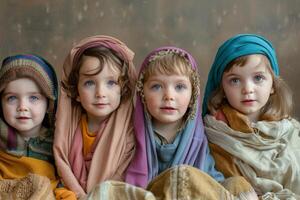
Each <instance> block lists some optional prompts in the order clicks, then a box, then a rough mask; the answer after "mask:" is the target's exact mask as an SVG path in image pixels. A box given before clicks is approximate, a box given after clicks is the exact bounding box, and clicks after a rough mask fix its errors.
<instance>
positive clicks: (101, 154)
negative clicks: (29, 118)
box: [53, 36, 136, 197]
mask: <svg viewBox="0 0 300 200" xmlns="http://www.w3.org/2000/svg"><path fill="white" fill-rule="evenodd" d="M96 46H105V47H107V48H110V49H112V50H114V51H115V52H117V53H118V54H119V55H120V57H121V59H122V60H124V62H126V63H127V64H128V66H129V69H128V74H129V77H130V80H129V82H128V84H134V83H135V80H136V76H135V68H134V65H133V62H132V59H133V56H134V53H133V52H132V51H131V50H130V49H129V48H128V47H127V46H126V45H125V44H124V43H122V42H121V41H119V40H117V39H115V38H112V37H108V36H93V37H89V38H86V39H84V40H82V41H80V42H79V43H78V44H77V45H75V46H74V47H73V48H72V49H71V51H70V53H69V55H68V57H67V58H66V60H65V63H64V66H63V72H62V81H66V80H67V79H68V76H69V74H70V72H71V69H72V66H73V64H74V62H76V60H78V58H79V56H80V55H81V54H82V52H83V51H84V50H86V49H88V48H90V47H96ZM133 87H134V86H133ZM132 111H133V101H132V98H129V100H127V101H123V102H121V104H120V106H119V107H118V109H117V110H116V111H114V112H113V113H112V114H111V115H110V117H109V118H108V120H107V124H106V127H105V128H104V130H102V135H101V138H100V139H99V141H98V144H97V145H96V147H95V148H94V154H93V156H92V159H91V161H90V167H89V169H87V171H88V174H87V175H86V177H87V180H86V186H82V185H80V183H79V181H78V180H77V179H76V177H75V175H74V173H73V171H72V166H71V161H70V157H69V156H70V153H71V152H70V150H71V147H72V144H73V142H74V141H73V140H74V136H75V132H76V129H77V127H78V126H79V121H80V118H81V116H82V109H81V107H80V106H72V105H71V98H70V97H69V96H68V94H67V93H66V91H65V90H64V89H63V88H62V87H61V89H60V97H59V103H58V110H57V115H56V117H57V121H56V130H55V137H54V146H53V149H54V156H55V162H56V165H57V170H58V174H59V176H60V177H61V178H62V182H63V184H64V185H65V186H66V187H67V188H69V189H70V190H72V191H74V192H75V193H76V195H77V196H78V197H82V196H85V194H86V193H88V192H89V191H91V189H92V188H93V187H94V186H95V185H96V184H98V183H100V182H102V181H105V180H109V179H113V180H121V179H122V178H123V172H124V170H125V169H126V168H127V165H128V164H129V162H130V160H131V158H132V156H133V153H134V146H135V139H134V133H133V125H132ZM80 157H82V156H81V155H78V158H79V159H81V158H80ZM83 161H84V160H83ZM83 164H85V163H84V162H83Z"/></svg>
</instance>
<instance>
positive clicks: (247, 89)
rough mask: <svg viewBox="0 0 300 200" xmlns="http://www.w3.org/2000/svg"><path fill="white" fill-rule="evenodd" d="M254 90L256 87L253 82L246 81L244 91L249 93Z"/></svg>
mask: <svg viewBox="0 0 300 200" xmlns="http://www.w3.org/2000/svg"><path fill="white" fill-rule="evenodd" d="M253 92H254V87H253V84H252V83H249V82H246V83H245V84H244V86H243V89H242V93H243V94H249V93H253Z"/></svg>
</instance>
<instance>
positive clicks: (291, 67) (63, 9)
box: [0, 0, 300, 119]
mask: <svg viewBox="0 0 300 200" xmlns="http://www.w3.org/2000/svg"><path fill="white" fill-rule="evenodd" d="M0 5H1V6H0V16H1V18H0V23H1V28H0V29H1V31H0V45H1V48H0V58H1V59H3V58H4V57H6V56H8V55H10V54H16V53H35V54H39V55H41V56H43V57H45V58H46V59H47V60H48V61H49V62H50V63H52V64H53V65H54V66H55V68H56V71H57V73H58V74H59V76H60V71H61V67H62V64H63V61H64V59H65V56H66V55H67V52H68V51H69V50H70V48H71V47H72V45H73V44H74V43H76V42H77V41H79V40H81V39H83V38H84V37H87V36H91V35H96V34H106V35H111V36H114V37H117V38H119V39H120V40H122V41H124V42H125V43H126V44H127V45H128V46H129V47H130V48H131V49H132V50H133V51H134V52H135V53H136V57H135V64H136V66H137V68H138V67H139V65H140V63H141V62H142V60H143V58H144V57H145V56H146V54H147V53H149V52H150V51H151V50H152V49H154V48H157V47H159V46H163V45H175V46H178V47H181V48H184V49H186V50H187V51H189V52H190V53H191V54H192V55H193V56H194V57H195V59H196V60H197V61H198V64H199V69H200V73H201V81H202V87H201V88H202V89H203V88H204V85H205V81H206V78H207V74H208V70H209V68H210V65H211V64H212V62H213V59H214V56H215V53H216V51H217V48H218V46H219V45H220V44H221V43H222V42H223V41H224V40H225V39H227V38H228V37H230V36H232V35H235V34H237V33H244V32H249V33H258V34H262V35H264V36H265V37H267V38H268V39H269V40H271V41H272V43H273V44H274V46H275V47H276V50H277V54H278V60H279V64H280V67H281V76H282V77H283V78H284V79H285V80H286V81H287V82H288V84H289V85H290V87H291V88H292V90H293V91H294V101H295V115H296V117H297V118H298V119H299V118H300V104H299V103H298V102H299V100H300V90H299V89H298V87H299V84H300V81H299V77H300V68H298V67H300V66H299V64H298V63H299V57H300V1H298V0H285V1H282V0H264V1H261V0H251V1H240V0H226V1H225V0H186V1H176V0H132V1H130V0H119V1H118V0H108V1H103V0H80V1H76V0H65V1H63V0H48V1H47V0H43V1H41V0H26V1H20V0H2V1H1V3H0ZM0 84H1V83H0Z"/></svg>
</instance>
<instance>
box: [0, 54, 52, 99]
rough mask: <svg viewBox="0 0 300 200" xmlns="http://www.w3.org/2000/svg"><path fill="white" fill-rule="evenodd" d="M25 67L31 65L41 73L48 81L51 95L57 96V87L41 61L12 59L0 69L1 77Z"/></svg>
mask: <svg viewBox="0 0 300 200" xmlns="http://www.w3.org/2000/svg"><path fill="white" fill-rule="evenodd" d="M24 67H29V68H32V69H33V70H34V71H35V72H37V73H38V74H39V75H41V76H42V77H43V78H44V80H45V81H46V83H47V85H48V86H49V89H50V91H51V96H52V97H54V98H55V97H56V94H55V90H54V88H55V87H56V86H55V85H54V83H53V81H52V80H51V78H50V77H49V75H48V73H47V72H46V71H45V70H46V69H45V68H46V67H45V66H43V65H40V64H39V63H37V62H35V61H33V60H29V59H24V58H22V59H16V60H12V61H10V62H6V63H5V64H4V65H3V66H2V69H1V70H0V79H1V78H2V77H3V76H4V75H5V74H6V73H8V72H9V71H11V70H19V69H22V68H24Z"/></svg>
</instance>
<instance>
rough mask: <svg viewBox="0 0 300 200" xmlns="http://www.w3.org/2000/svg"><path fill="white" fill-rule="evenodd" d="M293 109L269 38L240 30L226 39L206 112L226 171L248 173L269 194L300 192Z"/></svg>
mask: <svg viewBox="0 0 300 200" xmlns="http://www.w3.org/2000/svg"><path fill="white" fill-rule="evenodd" d="M291 110H292V94H291V91H290V90H289V88H288V86H287V85H286V84H285V83H284V81H283V80H282V79H281V78H280V77H279V66H278V63H277V58H276V53H275V50H274V48H273V46H272V44H271V43H270V42H269V41H268V40H267V39H265V38H264V37H262V36H259V35H254V34H240V35H236V36H234V37H232V38H230V39H228V40H227V41H226V42H224V43H223V44H222V45H221V47H220V48H219V50H218V52H217V55H216V57H215V60H214V63H213V65H212V67H211V70H210V72H209V76H208V80H207V85H206V89H205V94H204V101H203V115H204V116H205V117H204V122H205V130H206V134H207V136H208V140H209V143H210V144H209V145H210V147H211V151H212V155H213V156H214V158H215V161H216V167H217V169H218V170H220V171H221V172H222V173H223V174H224V175H225V177H230V176H238V175H242V176H244V177H245V178H246V179H247V180H248V181H249V182H250V183H251V184H252V185H253V187H254V189H255V190H256V192H257V194H259V195H261V196H263V199H264V198H268V197H271V196H272V197H274V196H275V197H277V198H279V199H282V198H287V197H296V198H299V197H298V196H297V195H299V194H300V188H299V184H300V177H299V175H300V170H299V167H300V161H299V158H300V148H299V143H300V137H299V130H300V124H299V123H298V121H296V120H295V119H293V118H291ZM287 160H289V161H288V162H287Z"/></svg>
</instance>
